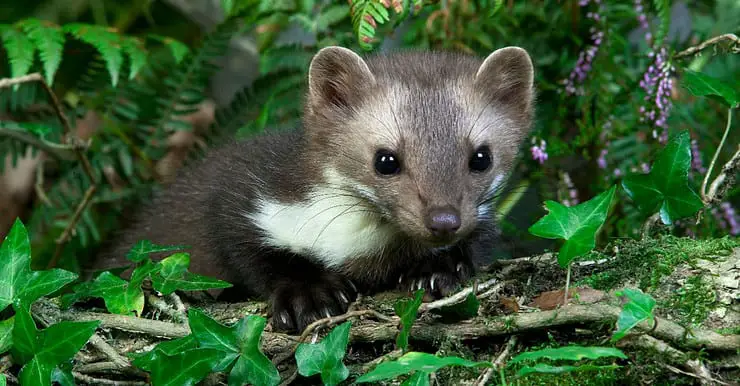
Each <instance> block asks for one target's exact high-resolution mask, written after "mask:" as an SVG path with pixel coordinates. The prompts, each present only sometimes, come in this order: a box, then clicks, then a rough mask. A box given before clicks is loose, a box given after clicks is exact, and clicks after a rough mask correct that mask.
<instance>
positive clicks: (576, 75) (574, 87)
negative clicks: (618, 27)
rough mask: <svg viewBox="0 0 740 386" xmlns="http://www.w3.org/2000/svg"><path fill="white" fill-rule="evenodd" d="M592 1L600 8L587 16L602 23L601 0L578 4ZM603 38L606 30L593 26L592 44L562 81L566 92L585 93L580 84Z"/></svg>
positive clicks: (585, 0)
mask: <svg viewBox="0 0 740 386" xmlns="http://www.w3.org/2000/svg"><path fill="white" fill-rule="evenodd" d="M591 2H593V3H595V4H596V5H597V6H598V10H597V11H596V12H588V13H586V17H587V18H588V19H591V20H593V21H595V22H597V23H601V22H602V21H603V19H604V18H603V16H602V15H601V13H600V12H601V11H602V7H601V0H593V1H592V0H580V1H579V3H578V4H579V5H580V6H581V7H586V6H588V5H589V3H591ZM603 40H604V32H603V31H600V30H598V29H596V28H591V41H592V44H591V45H589V46H587V47H586V49H585V50H583V51H581V53H580V54H579V55H578V61H577V62H576V66H575V67H574V68H573V70H572V71H571V72H570V75H568V78H567V79H564V80H563V81H562V82H561V83H562V84H563V86H564V87H565V92H566V93H568V94H570V95H583V89H581V88H580V87H579V85H580V84H581V83H583V81H584V80H585V79H586V77H587V76H588V73H589V71H591V68H592V66H593V62H594V58H596V54H597V53H598V52H599V47H601V43H602V42H603Z"/></svg>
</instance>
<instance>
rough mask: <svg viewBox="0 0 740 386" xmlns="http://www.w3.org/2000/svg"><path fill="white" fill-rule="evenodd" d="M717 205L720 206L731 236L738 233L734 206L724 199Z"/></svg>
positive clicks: (739, 225)
mask: <svg viewBox="0 0 740 386" xmlns="http://www.w3.org/2000/svg"><path fill="white" fill-rule="evenodd" d="M719 206H720V208H722V215H723V217H724V219H725V221H727V225H729V226H730V234H731V235H733V236H737V235H738V234H740V223H738V219H737V213H735V208H733V207H732V204H730V203H729V202H726V201H725V202H723V203H721V204H720V205H719Z"/></svg>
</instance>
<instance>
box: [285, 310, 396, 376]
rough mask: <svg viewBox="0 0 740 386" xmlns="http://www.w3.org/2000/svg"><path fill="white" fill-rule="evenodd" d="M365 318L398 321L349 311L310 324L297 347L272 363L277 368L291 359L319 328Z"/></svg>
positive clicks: (361, 311)
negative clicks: (355, 318)
mask: <svg viewBox="0 0 740 386" xmlns="http://www.w3.org/2000/svg"><path fill="white" fill-rule="evenodd" d="M363 316H370V317H374V318H376V319H378V320H382V321H384V322H394V321H395V320H396V319H397V318H396V319H394V318H391V317H388V316H386V315H383V314H381V313H380V312H378V311H375V310H359V311H349V312H347V313H345V314H342V315H337V316H332V317H329V318H323V319H319V320H317V321H315V322H313V323H311V324H309V325H308V326H306V329H304V330H303V333H302V334H301V336H300V337H298V341H297V343H296V345H295V346H294V347H293V348H292V349H291V350H290V351H289V352H286V353H284V354H283V355H278V356H276V357H275V358H273V359H272V363H273V364H274V365H275V366H277V365H278V364H280V363H281V362H283V361H284V360H286V359H288V358H290V357H291V356H293V354H295V352H296V350H297V349H298V345H299V344H301V343H303V342H305V341H306V339H307V338H308V337H309V335H311V333H312V332H313V331H314V330H315V329H317V328H319V327H323V326H331V325H333V324H336V323H340V322H344V321H345V320H347V319H349V318H354V317H363Z"/></svg>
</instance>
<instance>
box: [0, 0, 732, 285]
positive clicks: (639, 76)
mask: <svg viewBox="0 0 740 386" xmlns="http://www.w3.org/2000/svg"><path fill="white" fill-rule="evenodd" d="M225 7H226V9H228V10H230V13H229V15H228V16H225V12H224V9H225ZM399 11H400V12H399ZM29 20H36V21H39V20H40V21H43V23H51V24H43V23H40V24H39V25H46V26H61V27H62V28H64V34H63V39H62V41H61V43H63V46H62V51H61V54H60V55H59V57H58V58H56V59H59V60H60V62H59V68H58V71H56V73H55V76H54V78H53V83H52V87H53V90H54V92H55V93H56V95H58V96H59V98H60V99H61V101H62V103H63V106H64V109H65V112H66V113H67V115H68V116H69V118H70V119H71V121H72V123H71V128H72V131H73V134H74V135H75V136H77V137H79V138H81V139H83V140H89V141H90V142H89V147H88V148H87V150H86V151H85V154H86V157H87V159H89V163H90V166H91V168H90V170H91V172H92V173H91V174H92V177H93V179H94V180H95V182H96V184H95V185H96V189H95V191H94V192H93V193H92V194H91V196H90V200H89V202H87V203H85V205H84V206H83V207H82V209H81V210H80V211H79V214H80V215H79V218H77V217H76V216H75V212H76V210H77V208H78V207H80V203H81V202H83V198H84V196H85V192H86V191H87V190H88V189H89V187H90V185H91V181H90V179H89V178H88V176H87V175H86V173H85V170H84V163H81V162H79V160H78V159H77V158H75V157H66V158H65V157H63V156H64V155H66V156H69V155H70V154H71V151H70V149H67V148H64V149H61V150H60V149H59V147H58V146H57V147H54V146H42V150H45V151H43V152H39V151H38V150H39V147H38V146H29V145H34V144H36V145H38V140H33V139H34V138H35V139H39V138H41V139H43V140H45V141H48V142H44V143H52V144H61V143H64V128H63V126H62V125H61V124H60V122H59V121H58V120H57V118H56V116H55V114H54V111H53V109H52V107H53V106H52V105H51V104H50V101H49V99H48V97H47V95H46V94H45V93H44V92H43V89H42V88H41V86H40V85H39V84H38V83H25V84H22V85H21V86H20V87H19V88H18V89H17V90H14V89H11V88H3V89H0V156H2V157H3V158H4V162H3V163H0V167H2V170H1V171H2V174H1V175H0V211H1V212H0V213H1V215H0V236H2V235H4V234H5V232H6V231H7V230H8V229H9V227H10V225H11V224H12V221H13V219H14V218H15V217H16V216H20V217H21V218H22V219H23V221H24V222H25V223H26V224H27V226H28V227H29V233H30V235H31V237H32V242H33V244H34V247H33V252H34V259H35V260H34V264H35V265H37V266H39V267H43V266H48V265H56V266H60V267H64V268H66V269H69V270H73V271H75V270H77V269H78V266H79V263H80V262H81V261H83V260H84V259H87V258H89V257H90V256H91V255H92V254H94V252H95V250H96V248H97V247H98V246H99V245H100V243H101V242H103V241H104V240H105V239H106V237H107V236H108V235H109V234H110V232H111V231H112V230H114V229H116V228H117V227H119V226H120V225H121V223H122V219H124V218H125V216H124V215H125V214H127V213H130V212H131V210H132V209H135V208H136V207H137V205H139V204H140V203H141V202H142V201H143V200H147V199H148V197H149V195H150V194H151V193H152V191H153V190H154V189H158V188H159V187H160V186H162V184H165V183H167V182H168V181H170V180H171V178H172V175H173V173H174V172H175V171H176V170H177V169H178V168H179V167H181V166H182V165H183V164H187V162H189V161H191V160H193V159H195V158H197V157H198V156H200V155H201V154H202V153H203V151H205V150H206V149H207V148H208V147H210V146H213V145H216V144H218V143H219V141H223V140H224V139H225V138H230V137H231V136H237V137H247V136H250V135H254V134H256V133H259V132H261V131H263V130H283V129H289V128H292V127H294V126H295V125H297V124H298V123H299V119H300V111H301V102H302V92H303V89H304V87H305V78H306V71H307V68H308V63H309V61H310V59H311V56H312V55H313V54H314V53H315V52H316V51H317V50H318V49H319V48H321V47H324V46H327V45H343V46H346V47H350V48H352V49H354V50H356V51H358V52H359V51H388V50H395V49H444V50H457V51H463V52H468V53H471V54H477V55H480V56H485V55H487V54H488V53H490V52H491V51H493V50H494V49H496V48H499V47H502V46H506V45H518V46H521V47H524V48H525V49H527V50H528V51H529V52H530V53H531V55H532V57H533V58H534V61H535V66H536V83H537V87H538V111H537V120H536V126H535V129H534V131H533V133H532V137H531V138H530V139H529V140H528V141H527V142H526V146H525V147H524V148H523V149H522V159H521V162H520V164H519V166H518V168H517V170H516V173H515V178H514V179H513V180H512V182H511V188H510V189H509V191H508V192H507V193H506V194H505V195H504V196H503V197H502V201H501V203H500V205H499V210H500V211H501V212H502V214H503V215H504V216H505V217H504V219H503V221H502V227H503V229H504V237H503V240H502V243H501V246H500V248H499V250H498V251H497V253H498V254H499V255H501V256H522V255H526V254H531V253H534V252H538V251H541V250H542V249H544V248H547V247H549V246H551V244H550V243H549V242H548V241H546V240H544V241H543V240H541V239H540V240H537V239H535V238H534V237H533V236H531V235H529V234H528V232H527V228H528V227H529V226H530V225H531V224H533V223H534V222H535V221H536V219H537V218H539V217H540V216H542V215H543V214H544V209H543V208H542V206H541V202H542V201H543V200H546V199H551V200H556V201H560V202H563V203H565V204H566V205H572V204H575V203H577V202H583V201H586V200H588V199H590V198H591V197H593V196H595V195H596V194H598V193H599V192H602V191H604V190H605V189H607V188H608V187H609V186H611V185H612V184H614V183H618V182H619V181H620V180H621V178H622V177H623V176H624V175H625V174H627V173H632V172H639V171H640V170H643V169H644V168H645V167H646V166H647V165H649V164H650V161H649V160H650V159H651V157H652V155H653V154H654V153H655V152H656V151H657V150H659V149H660V148H662V146H663V143H664V140H665V138H666V137H667V136H668V135H670V134H672V133H675V132H678V131H681V130H689V132H690V135H691V138H692V141H693V142H692V143H693V147H694V150H693V156H694V164H693V168H692V171H691V174H690V182H691V184H692V187H693V188H694V189H695V190H697V188H698V186H699V185H700V183H701V179H702V178H703V176H704V171H706V167H707V166H708V164H709V162H710V159H711V157H712V155H713V154H714V151H715V149H716V148H717V146H718V144H719V140H720V137H721V136H722V133H723V131H724V125H725V121H726V114H727V111H726V109H725V108H724V107H723V106H722V104H720V103H718V102H716V101H714V100H711V99H707V98H696V97H693V96H692V95H691V94H690V93H688V92H687V91H686V89H684V88H683V87H682V86H681V83H680V79H681V77H682V72H683V70H684V69H686V68H690V69H692V70H695V71H701V72H703V73H706V74H709V75H712V76H714V77H717V78H720V79H723V80H724V81H726V82H727V83H728V84H730V85H732V86H733V87H734V88H735V89H738V87H740V83H738V79H740V65H738V64H739V62H738V56H737V55H726V54H724V52H719V51H722V50H721V48H722V47H720V48H718V49H717V51H718V53H720V55H714V50H713V49H708V50H706V51H705V53H704V54H703V55H701V56H696V57H693V56H690V57H685V58H680V59H676V58H674V57H673V56H674V54H675V53H676V52H678V51H680V50H682V49H684V48H686V47H688V46H690V45H693V44H696V43H698V42H700V41H703V40H705V39H707V38H710V37H712V36H716V35H719V34H723V33H738V32H739V31H740V23H738V20H740V4H738V3H737V2H736V1H734V0H717V1H698V2H680V1H660V0H655V1H651V2H650V1H643V2H640V1H600V2H599V1H586V0H581V1H576V0H566V1H551V0H538V1H516V2H515V1H486V0H477V1H472V0H467V1H426V2H424V1H408V0H405V1H400V0H396V1H388V0H386V1H375V0H369V1H368V0H362V1H350V2H349V4H348V2H345V1H341V2H329V1H311V0H295V1H291V0H275V1H258V0H243V1H216V0H210V1H206V0H203V1H184V0H167V1H150V0H133V1H117V2H109V1H102V0H46V1H24V2H18V1H7V0H5V1H3V2H2V3H0V24H2V31H1V32H2V34H3V35H2V36H3V47H4V49H3V50H0V78H9V77H11V76H14V75H17V74H15V73H14V72H13V66H19V65H22V64H23V63H22V60H20V59H19V58H18V57H17V56H13V55H11V52H12V50H13V47H12V44H14V42H16V40H13V39H14V38H13V37H12V36H15V35H14V33H15V34H22V35H27V36H29V37H30V38H31V40H34V39H35V38H34V35H33V31H39V30H38V29H34V28H37V27H33V25H32V24H31V23H30V22H29ZM72 23H82V24H81V25H79V26H78V28H77V29H74V28H71V27H69V26H70V25H71V24H72ZM29 26H30V27H29ZM54 28H56V27H54ZM29 31H30V33H29ZM111 35H112V36H114V37H113V38H111V37H110V36H111ZM119 38H126V39H128V38H132V39H134V40H131V42H136V43H135V44H136V46H137V47H138V48H139V49H140V51H141V52H143V53H145V55H146V56H145V61H144V62H142V63H141V67H140V69H139V71H138V73H137V74H136V76H135V77H133V78H131V77H130V76H129V74H130V70H131V69H132V67H136V66H137V64H136V62H135V61H134V60H132V59H131V56H129V55H123V56H122V57H121V59H120V60H119V61H118V62H120V65H121V69H120V72H119V74H118V76H117V83H116V84H115V85H113V84H112V80H113V78H112V77H111V75H110V73H111V72H110V66H111V60H112V59H111V58H114V59H115V54H112V53H111V52H112V51H115V49H113V50H110V49H109V48H110V47H113V48H116V47H118V44H121V43H120V41H118V40H116V39H119ZM106 39H113V40H106ZM39 41H41V42H45V43H44V44H46V46H41V45H38V44H36V45H37V50H36V53H35V57H32V58H33V61H32V62H31V63H30V64H31V67H30V70H29V71H30V72H34V71H38V72H41V73H42V74H45V75H48V73H47V71H48V69H47V68H46V67H45V66H46V65H47V64H48V63H49V62H50V61H53V60H54V59H55V58H54V57H44V53H45V52H49V51H48V50H49V48H50V47H51V46H53V44H54V39H39ZM9 43H10V45H9ZM52 48H53V47H52ZM124 52H127V51H126V50H124ZM137 52H138V51H137ZM656 61H657V63H656ZM118 62H116V63H118ZM47 79H48V76H47ZM656 90H657V91H656ZM656 92H657V93H658V94H657V95H656V94H655V93H656ZM656 98H657V99H658V102H657V104H656ZM651 111H653V115H652V116H651V115H650V112H651ZM661 117H663V118H664V119H661ZM18 133H22V134H18ZM737 140H738V138H737V135H736V134H733V133H731V134H730V137H729V139H728V144H730V145H729V146H725V148H726V149H725V150H724V151H723V152H722V154H720V157H719V161H718V162H719V164H720V165H721V164H723V162H724V161H725V160H727V159H728V158H729V157H730V156H731V155H732V153H733V152H734V148H735V146H733V145H732V144H736V143H737ZM55 149H56V150H55ZM545 155H546V159H545ZM619 194H621V195H624V194H623V192H620V193H619ZM736 196H737V195H736V191H731V192H730V194H728V195H727V196H726V197H725V202H724V203H722V204H718V205H715V206H714V207H712V208H710V209H708V210H707V211H706V213H705V214H704V216H703V221H701V222H700V223H699V224H698V225H697V224H695V222H693V221H691V219H688V220H685V221H683V222H682V223H679V224H678V225H677V226H675V227H674V228H673V229H672V230H671V232H673V233H675V234H677V235H690V236H692V237H700V238H710V237H718V236H722V235H726V234H728V233H731V234H732V235H737V234H738V233H740V227H739V226H738V224H737V216H736V215H735V214H734V210H733V207H732V205H733V204H732V203H733V202H734V201H736ZM646 217H647V216H646V215H644V214H641V213H640V212H638V210H637V208H636V207H635V206H634V204H633V203H632V202H630V200H628V199H626V198H625V199H622V200H618V204H617V207H616V208H615V209H614V212H613V215H611V216H610V217H609V220H608V222H607V224H606V225H605V227H604V230H603V232H601V234H600V237H601V238H602V240H601V241H605V240H610V239H615V238H625V237H634V236H636V235H637V234H638V233H639V229H640V227H641V225H642V223H643V222H644V221H645V218H646ZM66 230H68V231H67V233H69V236H70V237H63V236H64V235H65V231H66ZM69 231H71V232H69Z"/></svg>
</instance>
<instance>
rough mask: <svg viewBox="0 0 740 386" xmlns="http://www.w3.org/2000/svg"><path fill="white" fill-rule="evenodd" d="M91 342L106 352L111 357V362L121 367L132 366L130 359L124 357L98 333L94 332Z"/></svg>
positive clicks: (102, 351) (99, 349)
mask: <svg viewBox="0 0 740 386" xmlns="http://www.w3.org/2000/svg"><path fill="white" fill-rule="evenodd" d="M89 342H90V344H91V345H93V347H95V348H96V349H98V351H100V352H101V353H103V354H105V356H107V357H108V359H110V361H111V363H113V364H115V365H116V366H117V367H118V368H119V369H124V368H127V367H130V366H131V363H129V361H128V359H126V358H125V357H123V356H122V355H121V354H119V353H118V351H116V349H114V348H113V347H112V346H111V345H109V344H108V342H106V341H104V340H103V338H101V337H100V335H98V334H97V333H95V334H93V336H91V337H90V340H89Z"/></svg>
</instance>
